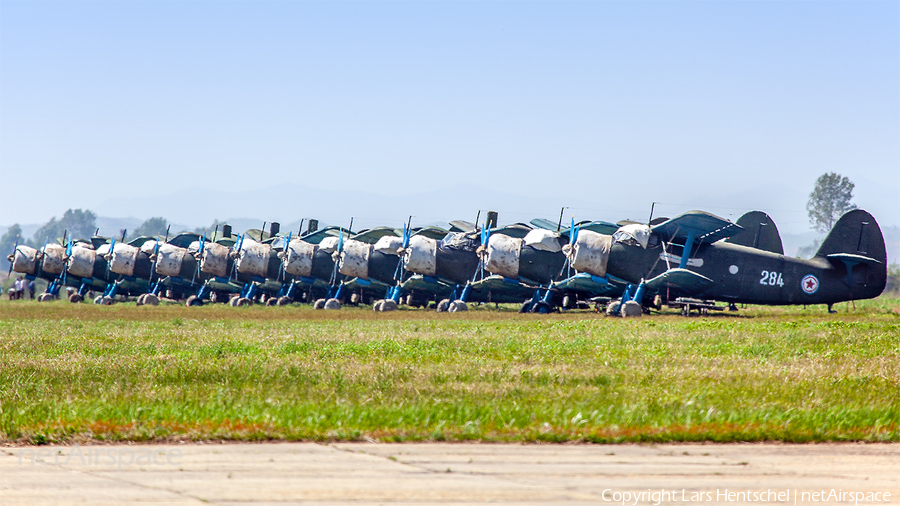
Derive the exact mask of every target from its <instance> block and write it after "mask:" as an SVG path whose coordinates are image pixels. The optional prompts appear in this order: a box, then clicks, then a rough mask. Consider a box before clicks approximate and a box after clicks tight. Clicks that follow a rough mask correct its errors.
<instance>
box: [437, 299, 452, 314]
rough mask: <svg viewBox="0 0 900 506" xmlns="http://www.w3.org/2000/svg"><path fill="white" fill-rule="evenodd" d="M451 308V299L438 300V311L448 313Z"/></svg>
mask: <svg viewBox="0 0 900 506" xmlns="http://www.w3.org/2000/svg"><path fill="white" fill-rule="evenodd" d="M449 310H450V299H444V300H442V301H440V302H438V305H437V312H438V313H446V312H447V311H449Z"/></svg>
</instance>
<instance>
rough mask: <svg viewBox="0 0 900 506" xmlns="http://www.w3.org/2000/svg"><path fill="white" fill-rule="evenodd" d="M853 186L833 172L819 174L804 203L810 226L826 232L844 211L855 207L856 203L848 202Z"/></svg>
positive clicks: (843, 177) (851, 195)
mask: <svg viewBox="0 0 900 506" xmlns="http://www.w3.org/2000/svg"><path fill="white" fill-rule="evenodd" d="M855 186H856V185H854V184H853V183H852V182H851V181H850V180H849V179H847V178H846V177H845V176H842V175H840V174H836V173H834V172H828V173H826V174H822V175H821V176H819V179H817V180H816V186H815V188H813V191H812V193H810V194H809V202H807V203H806V211H807V212H808V213H809V222H810V224H811V225H812V227H813V228H814V229H816V230H818V231H819V232H822V233H825V232H828V231H829V230H831V228H832V227H833V226H834V222H836V221H837V220H838V218H840V217H841V216H842V215H843V214H844V213H846V212H847V211H852V210H854V209H856V204H853V203H851V202H850V200H851V199H852V198H853V188H854V187H855Z"/></svg>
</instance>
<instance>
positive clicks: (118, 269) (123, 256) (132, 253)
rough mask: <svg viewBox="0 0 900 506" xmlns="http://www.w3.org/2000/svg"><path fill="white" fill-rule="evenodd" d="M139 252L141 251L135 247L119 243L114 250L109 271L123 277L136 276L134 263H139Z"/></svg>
mask: <svg viewBox="0 0 900 506" xmlns="http://www.w3.org/2000/svg"><path fill="white" fill-rule="evenodd" d="M138 252H140V250H139V249H138V248H136V247H134V246H131V245H128V244H125V243H121V242H120V243H117V244H116V245H115V247H113V250H112V256H111V259H110V261H109V270H111V271H113V272H115V273H116V274H121V275H123V276H132V275H134V263H135V262H137V256H138Z"/></svg>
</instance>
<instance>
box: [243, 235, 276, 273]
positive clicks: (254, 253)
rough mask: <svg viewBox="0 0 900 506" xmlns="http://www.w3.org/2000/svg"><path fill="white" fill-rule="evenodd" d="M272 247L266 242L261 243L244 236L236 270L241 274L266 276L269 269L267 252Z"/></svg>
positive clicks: (268, 252) (269, 251)
mask: <svg viewBox="0 0 900 506" xmlns="http://www.w3.org/2000/svg"><path fill="white" fill-rule="evenodd" d="M271 251H272V247H271V246H269V245H268V244H262V243H258V242H256V241H254V240H253V239H250V238H249V237H246V236H245V237H244V240H243V242H241V251H240V252H239V255H238V259H237V270H238V272H240V273H241V274H250V275H251V276H259V277H262V278H264V277H266V272H268V270H269V254H270V253H271Z"/></svg>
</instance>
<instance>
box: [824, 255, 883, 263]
mask: <svg viewBox="0 0 900 506" xmlns="http://www.w3.org/2000/svg"><path fill="white" fill-rule="evenodd" d="M825 258H827V259H828V261H829V262H831V263H832V264H837V262H842V263H843V264H844V265H856V264H865V265H878V264H880V263H882V262H880V261H878V260H876V259H874V258H872V257H867V256H863V255H854V254H852V253H832V254H830V255H828V256H827V257H825Z"/></svg>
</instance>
